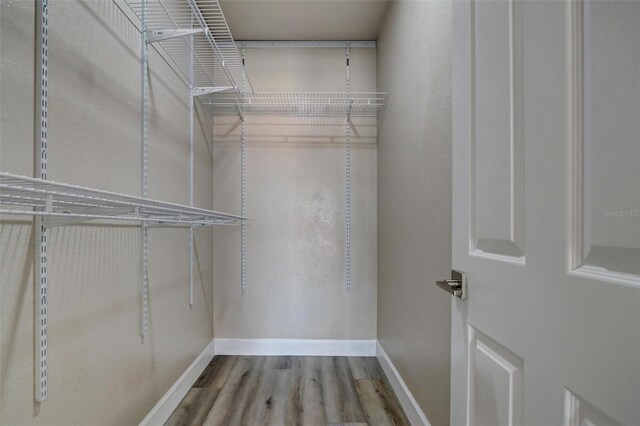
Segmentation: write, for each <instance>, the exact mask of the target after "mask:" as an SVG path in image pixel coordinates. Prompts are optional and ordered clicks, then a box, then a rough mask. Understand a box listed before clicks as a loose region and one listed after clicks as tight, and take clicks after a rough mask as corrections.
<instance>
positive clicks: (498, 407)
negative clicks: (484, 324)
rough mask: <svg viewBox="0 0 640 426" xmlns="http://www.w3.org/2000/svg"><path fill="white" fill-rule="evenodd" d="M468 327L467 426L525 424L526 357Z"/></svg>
mask: <svg viewBox="0 0 640 426" xmlns="http://www.w3.org/2000/svg"><path fill="white" fill-rule="evenodd" d="M468 327H469V334H468V336H469V346H468V348H469V356H468V370H467V372H468V380H467V383H468V389H467V401H468V405H467V425H468V426H472V425H478V424H485V425H488V424H491V425H495V426H502V425H509V426H512V425H519V424H522V421H523V401H524V394H523V391H524V360H523V359H522V358H520V357H519V356H517V355H516V354H514V353H513V352H511V351H510V350H508V349H507V348H505V347H504V346H502V345H501V344H499V343H498V342H496V341H495V340H493V339H491V338H490V337H488V336H486V335H485V334H483V333H482V332H480V331H478V330H476V329H475V328H473V327H472V326H468Z"/></svg>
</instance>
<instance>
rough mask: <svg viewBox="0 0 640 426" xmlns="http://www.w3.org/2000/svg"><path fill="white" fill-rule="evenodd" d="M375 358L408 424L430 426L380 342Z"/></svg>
mask: <svg viewBox="0 0 640 426" xmlns="http://www.w3.org/2000/svg"><path fill="white" fill-rule="evenodd" d="M376 357H377V358H378V362H380V366H381V367H382V370H384V374H385V375H386V376H387V379H389V383H391V387H392V388H393V391H394V392H395V393H396V396H397V397H398V401H400V405H402V409H403V410H404V412H405V414H406V415H407V418H408V419H409V423H411V424H412V425H424V426H431V424H430V423H429V420H427V416H425V415H424V412H423V411H422V409H421V408H420V406H419V405H418V402H417V401H416V399H415V398H414V397H413V395H412V394H411V391H410V390H409V388H408V387H407V384H406V383H405V382H404V380H402V377H401V376H400V373H399V372H398V370H397V369H396V367H395V365H393V362H391V359H390V358H389V356H388V355H387V353H386V352H385V351H384V348H383V347H382V345H381V344H380V342H377V345H376Z"/></svg>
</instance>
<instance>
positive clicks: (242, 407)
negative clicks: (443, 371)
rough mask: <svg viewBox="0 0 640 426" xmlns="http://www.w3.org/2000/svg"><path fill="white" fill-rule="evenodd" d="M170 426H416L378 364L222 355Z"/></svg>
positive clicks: (342, 359)
mask: <svg viewBox="0 0 640 426" xmlns="http://www.w3.org/2000/svg"><path fill="white" fill-rule="evenodd" d="M165 424H166V425H171V426H181V425H208V426H216V425H233V426H235V425H242V426H245V425H246V426H254V425H275V426H289V425H291V426H294V425H311V426H316V425H320V426H330V425H345V424H349V425H372V426H378V425H380V426H382V425H409V421H408V420H407V417H406V416H405V414H404V412H403V411H402V408H401V406H400V404H399V402H398V400H397V398H396V396H395V394H394V393H393V389H392V388H391V385H390V384H389V382H388V380H387V378H386V377H385V375H384V372H383V371H382V368H381V367H380V364H379V363H378V360H377V359H376V358H375V357H304V356H265V357H260V356H216V357H214V358H213V360H212V361H211V363H210V364H209V365H208V366H207V368H206V369H205V370H204V371H203V372H202V374H201V375H200V377H199V378H198V380H197V381H196V382H195V383H194V385H193V387H192V388H191V389H190V390H189V392H188V393H187V394H186V395H185V397H184V398H183V400H182V401H181V402H180V405H179V406H178V407H177V408H176V409H175V411H174V412H173V414H171V417H169V419H168V420H167V423H165Z"/></svg>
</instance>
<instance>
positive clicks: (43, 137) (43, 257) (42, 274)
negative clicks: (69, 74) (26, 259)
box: [34, 0, 49, 402]
mask: <svg viewBox="0 0 640 426" xmlns="http://www.w3.org/2000/svg"><path fill="white" fill-rule="evenodd" d="M36 5H37V6H36V9H37V12H36V16H37V33H36V39H37V40H36V48H37V49H38V52H37V61H38V62H37V65H36V67H37V70H38V72H39V74H40V75H39V78H38V79H37V84H36V90H37V95H36V99H37V101H38V102H37V118H36V119H37V120H38V121H37V124H36V129H37V130H36V131H37V133H36V141H39V146H38V149H37V151H36V168H37V172H36V173H39V174H40V179H47V110H48V102H49V100H48V98H49V87H48V86H49V84H48V79H49V42H48V39H49V36H48V33H49V29H48V27H49V22H48V21H49V1H48V0H38V2H37V3H36ZM34 243H35V247H34V248H35V258H36V264H35V283H34V284H35V286H34V287H35V293H36V294H35V298H34V299H35V303H36V306H35V311H36V315H35V330H34V334H35V348H36V357H35V399H36V401H38V402H42V401H44V400H45V399H47V230H46V228H45V227H44V226H43V221H42V216H36V219H35V241H34Z"/></svg>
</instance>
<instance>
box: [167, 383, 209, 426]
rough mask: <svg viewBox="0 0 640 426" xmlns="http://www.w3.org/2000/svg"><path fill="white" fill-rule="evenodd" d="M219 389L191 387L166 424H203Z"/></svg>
mask: <svg viewBox="0 0 640 426" xmlns="http://www.w3.org/2000/svg"><path fill="white" fill-rule="evenodd" d="M218 392H219V389H212V388H191V389H189V391H188V392H187V394H186V395H185V396H184V398H182V401H180V404H179V405H178V407H176V409H175V410H174V411H173V413H171V416H170V417H169V418H168V419H167V421H166V422H165V426H184V425H201V424H202V422H203V421H204V419H205V418H206V417H207V415H208V414H209V411H210V410H211V407H212V406H213V403H214V401H215V399H216V397H217V396H218Z"/></svg>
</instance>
